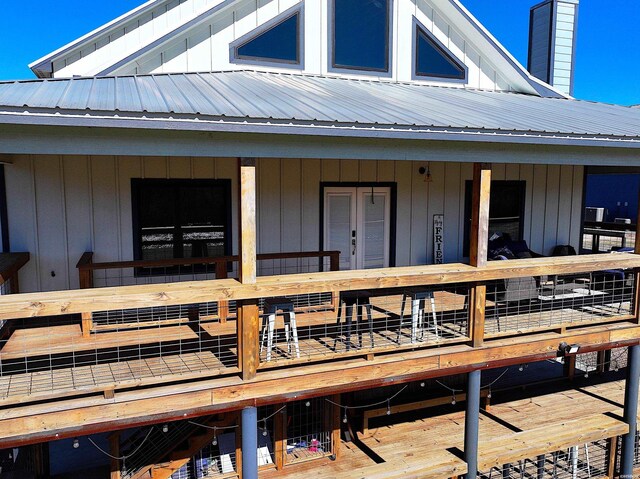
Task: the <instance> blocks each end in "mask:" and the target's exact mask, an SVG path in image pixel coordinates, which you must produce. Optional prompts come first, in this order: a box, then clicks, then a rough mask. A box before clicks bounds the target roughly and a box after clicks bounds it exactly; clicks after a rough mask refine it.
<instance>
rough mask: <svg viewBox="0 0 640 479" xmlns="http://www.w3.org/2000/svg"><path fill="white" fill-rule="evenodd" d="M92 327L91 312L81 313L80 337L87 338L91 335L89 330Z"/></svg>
mask: <svg viewBox="0 0 640 479" xmlns="http://www.w3.org/2000/svg"><path fill="white" fill-rule="evenodd" d="M92 329H93V313H82V337H83V338H88V337H89V336H91V330H92Z"/></svg>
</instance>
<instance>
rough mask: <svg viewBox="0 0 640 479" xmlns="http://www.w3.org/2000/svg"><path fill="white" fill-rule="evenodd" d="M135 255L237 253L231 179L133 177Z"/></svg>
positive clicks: (154, 257)
mask: <svg viewBox="0 0 640 479" xmlns="http://www.w3.org/2000/svg"><path fill="white" fill-rule="evenodd" d="M132 198H133V221H134V235H135V236H134V241H135V259H138V260H160V259H171V258H201V257H213V256H225V255H228V254H230V252H231V241H230V237H229V233H230V229H231V182H230V181H229V180H155V179H149V180H142V179H134V180H132Z"/></svg>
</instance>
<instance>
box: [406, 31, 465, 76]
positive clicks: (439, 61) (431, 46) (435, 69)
mask: <svg viewBox="0 0 640 479" xmlns="http://www.w3.org/2000/svg"><path fill="white" fill-rule="evenodd" d="M416 29H417V39H416V75H419V76H430V77H441V78H452V79H460V80H464V78H465V69H464V67H463V66H462V65H461V64H460V63H459V62H458V61H457V60H455V59H454V58H453V57H452V56H451V55H450V54H449V53H447V52H446V51H445V50H444V49H443V48H442V47H441V46H440V45H438V43H437V42H436V41H435V40H434V39H433V38H431V37H430V36H429V34H427V33H426V32H425V31H424V30H423V29H422V28H420V27H416Z"/></svg>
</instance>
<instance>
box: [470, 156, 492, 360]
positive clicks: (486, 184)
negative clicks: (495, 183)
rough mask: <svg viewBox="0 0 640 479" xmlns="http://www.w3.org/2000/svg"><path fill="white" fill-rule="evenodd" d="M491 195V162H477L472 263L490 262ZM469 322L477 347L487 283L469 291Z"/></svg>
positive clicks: (475, 170)
mask: <svg viewBox="0 0 640 479" xmlns="http://www.w3.org/2000/svg"><path fill="white" fill-rule="evenodd" d="M490 197H491V165H489V164H486V163H475V164H474V165H473V195H472V201H471V203H472V206H471V210H472V211H471V237H470V241H471V242H470V245H469V262H470V264H471V266H476V267H483V266H486V264H487V250H488V246H489V203H490ZM469 294H470V295H471V298H469V306H470V308H469V325H470V332H469V335H470V337H471V342H472V344H473V346H474V347H479V346H482V344H483V342H484V321H485V310H486V299H487V287H486V285H484V284H476V285H475V286H473V288H472V289H471V290H470V291H469Z"/></svg>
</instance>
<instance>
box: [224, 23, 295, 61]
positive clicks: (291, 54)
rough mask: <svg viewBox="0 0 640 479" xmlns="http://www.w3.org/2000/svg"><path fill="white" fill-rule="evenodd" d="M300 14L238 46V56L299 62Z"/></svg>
mask: <svg viewBox="0 0 640 479" xmlns="http://www.w3.org/2000/svg"><path fill="white" fill-rule="evenodd" d="M299 28H300V14H299V13H295V14H294V15H292V16H291V17H289V18H287V19H286V20H283V21H282V22H280V23H278V24H277V25H274V26H273V27H271V28H269V29H268V30H266V31H264V32H262V33H260V34H258V35H256V36H255V37H253V38H251V39H249V40H247V41H246V42H245V43H243V44H242V45H239V46H238V47H236V58H241V59H258V60H267V61H276V62H287V63H299V62H300V43H299V41H298V38H299Z"/></svg>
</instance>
